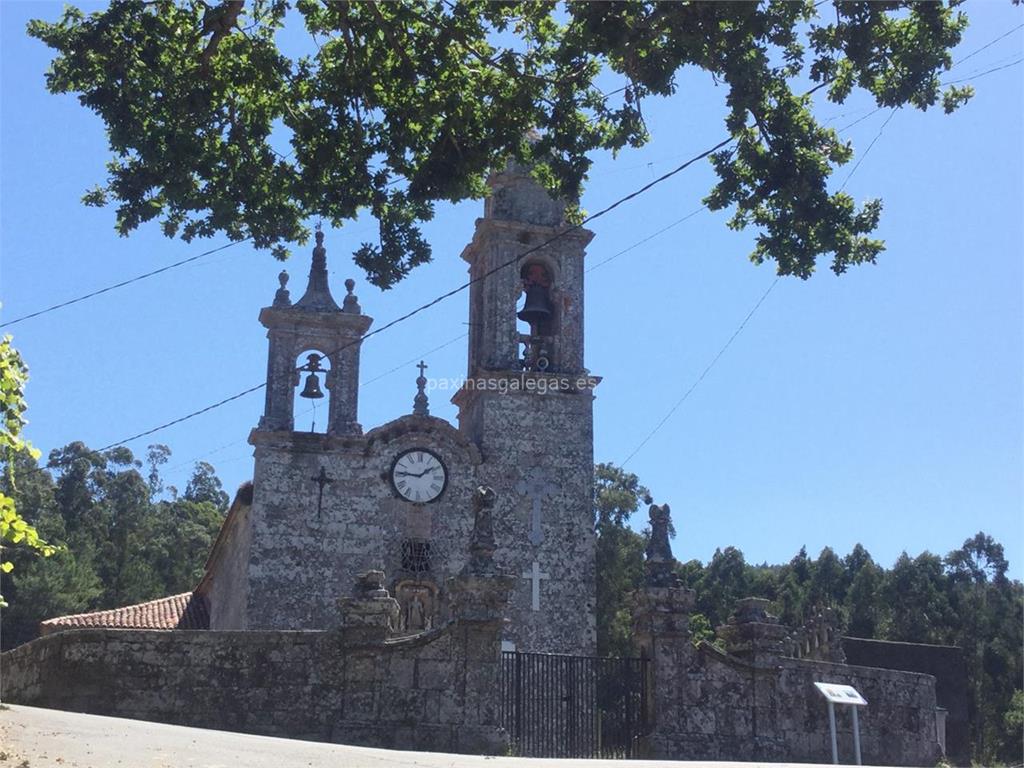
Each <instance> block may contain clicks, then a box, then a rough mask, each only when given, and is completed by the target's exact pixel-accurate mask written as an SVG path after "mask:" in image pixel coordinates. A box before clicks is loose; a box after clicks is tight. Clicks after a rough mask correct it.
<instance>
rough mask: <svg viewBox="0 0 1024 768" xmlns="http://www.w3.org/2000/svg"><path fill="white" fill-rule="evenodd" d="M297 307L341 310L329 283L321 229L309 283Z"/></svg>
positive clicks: (310, 269) (331, 310)
mask: <svg viewBox="0 0 1024 768" xmlns="http://www.w3.org/2000/svg"><path fill="white" fill-rule="evenodd" d="M295 307H296V309H305V310H309V311H311V312H340V311H341V307H339V306H338V305H337V303H335V301H334V297H333V296H331V289H330V287H329V286H328V284H327V249H326V248H324V233H323V232H322V231H321V230H319V229H318V230H317V231H316V247H314V248H313V264H312V266H311V267H310V268H309V284H308V285H307V286H306V292H305V293H304V294H303V295H302V298H301V299H299V300H298V301H297V302H296V303H295Z"/></svg>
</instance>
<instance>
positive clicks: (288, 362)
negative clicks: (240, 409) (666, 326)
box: [201, 166, 596, 653]
mask: <svg viewBox="0 0 1024 768" xmlns="http://www.w3.org/2000/svg"><path fill="white" fill-rule="evenodd" d="M492 185H493V187H494V190H495V195H494V196H493V197H492V198H491V199H490V200H489V202H488V204H487V207H486V215H485V216H484V218H482V219H480V220H478V222H477V229H476V235H475V236H474V239H473V242H472V243H471V244H470V246H468V247H467V249H466V252H465V253H464V254H463V255H464V258H465V259H466V260H467V261H468V262H469V265H470V275H471V276H472V277H473V278H474V279H475V280H477V282H475V283H474V284H473V286H472V292H471V297H470V307H471V308H470V318H469V320H470V323H469V325H470V329H471V330H470V345H469V347H470V351H469V368H468V378H467V382H466V385H465V386H464V388H463V389H462V390H461V391H460V392H459V393H458V395H457V396H456V398H455V401H456V402H457V403H458V405H459V427H458V429H456V428H455V427H453V426H452V425H450V424H448V423H447V422H445V421H443V420H441V419H437V418H434V417H431V416H429V415H428V414H429V404H428V402H427V397H426V395H425V393H424V384H425V383H426V380H425V379H424V378H423V377H422V369H421V378H420V379H419V380H418V381H417V383H418V385H419V392H418V393H417V395H416V398H415V407H414V412H413V414H411V415H407V416H403V417H400V418H398V419H396V420H394V421H392V422H390V423H388V424H385V425H383V426H381V427H377V428H376V429H373V430H370V431H369V432H367V433H365V434H364V433H363V430H362V427H361V426H360V425H359V422H358V418H357V401H356V393H357V391H358V386H357V384H358V371H359V338H360V336H361V335H362V334H363V333H365V331H366V330H367V328H369V326H370V324H371V322H372V320H371V318H369V317H367V316H366V315H364V314H362V308H361V307H360V306H359V303H358V301H357V300H356V299H355V296H354V295H353V294H352V290H353V286H352V284H351V282H349V283H348V285H347V287H348V296H347V297H346V299H345V301H344V302H343V306H341V307H339V306H338V304H337V303H336V302H335V301H334V299H333V297H332V296H331V293H330V289H329V287H328V285H327V267H326V251H325V248H324V245H323V237H322V235H321V233H317V246H316V248H315V249H314V256H313V267H312V269H311V271H310V278H309V284H308V287H307V289H306V292H305V294H304V295H303V297H302V298H301V299H300V300H299V301H298V302H296V303H295V304H292V303H291V299H290V296H289V295H288V292H287V289H286V287H285V286H286V283H287V281H286V279H284V277H283V278H282V286H281V289H279V290H278V292H277V295H276V296H275V299H274V302H273V304H272V305H271V306H269V307H267V308H265V309H263V310H262V312H261V313H260V320H261V322H262V323H263V324H264V325H265V326H266V327H267V328H268V338H269V343H270V348H269V356H268V369H267V370H268V374H267V375H268V379H267V381H268V386H267V400H266V409H265V413H264V416H263V418H262V419H261V421H260V423H259V426H258V427H257V428H256V429H254V430H253V431H252V434H251V435H250V442H251V443H252V445H253V446H254V448H255V469H254V477H253V493H252V503H251V506H250V507H249V508H247V509H246V510H245V511H244V512H239V513H238V514H237V515H233V516H232V518H231V519H230V520H229V521H228V524H227V525H226V526H225V529H226V534H225V535H223V536H222V537H221V538H220V540H218V543H217V546H216V548H215V551H214V555H213V556H212V557H211V560H210V564H209V568H208V570H207V575H206V577H205V578H204V582H203V585H202V588H201V591H202V592H203V593H204V594H205V595H207V597H208V598H209V600H210V604H211V628H212V629H249V630H255V629H260V630H265V629H288V630H298V629H325V628H328V627H329V625H330V621H331V620H332V616H333V611H334V603H335V600H336V599H337V598H338V596H339V595H340V594H341V593H342V592H343V591H344V590H343V588H342V587H341V586H339V585H347V584H351V583H352V582H353V580H354V578H355V576H356V575H357V574H359V573H362V572H365V571H369V570H382V571H383V572H384V573H385V574H386V587H387V589H388V590H389V591H390V592H391V594H392V595H393V596H394V597H395V598H396V599H397V600H398V602H399V604H400V612H399V624H400V626H399V629H400V630H404V631H410V632H412V631H420V630H424V629H429V628H431V627H434V626H439V625H441V624H443V623H444V622H445V621H447V620H448V619H449V618H450V616H451V595H450V593H449V591H448V588H447V583H448V579H449V578H450V577H452V576H453V575H455V574H457V573H459V572H460V570H461V569H462V568H463V566H464V565H465V563H466V559H467V557H468V546H469V533H470V529H471V527H472V522H473V521H472V514H473V512H472V497H473V494H474V492H475V489H476V488H477V487H478V486H479V485H481V484H483V485H487V486H490V487H491V488H492V489H493V491H494V492H495V494H496V503H495V506H494V512H493V514H494V534H495V537H496V551H495V562H496V564H497V567H498V568H499V569H501V570H502V571H503V572H506V573H508V574H511V575H513V576H514V577H515V579H516V581H515V588H514V590H513V595H512V599H511V603H510V605H509V608H508V617H507V618H508V622H507V624H506V629H505V640H506V641H509V642H511V643H513V644H514V645H515V646H516V647H517V648H519V649H521V650H529V651H544V652H558V653H592V652H593V651H594V650H595V648H596V635H595V626H594V599H595V595H594V547H595V540H594V533H593V522H592V512H591V495H592V483H593V448H592V446H593V427H592V424H593V416H592V402H593V391H592V389H593V385H594V383H595V380H593V379H591V378H590V377H588V375H587V372H586V370H585V369H584V367H583V256H584V247H585V246H586V244H587V242H589V240H590V238H591V236H592V235H591V233H589V232H587V231H585V230H581V229H576V230H573V229H568V228H567V227H566V225H565V224H564V222H563V221H562V211H563V208H564V206H562V205H560V204H558V203H555V202H553V201H552V200H550V198H548V197H547V195H546V194H545V193H544V191H543V190H542V189H541V188H540V187H539V186H538V185H537V184H536V183H535V182H533V181H532V179H530V178H529V176H528V174H526V173H525V172H524V171H523V170H522V169H519V168H516V167H514V166H510V167H509V169H508V170H506V171H505V172H504V173H501V174H496V175H495V176H494V178H493V179H492ZM560 234H561V235H563V236H561V237H559V238H558V239H557V240H556V241H555V242H552V243H550V244H548V245H544V244H545V243H546V242H547V241H549V240H551V239H552V238H554V237H555V236H556V235H560ZM540 246H543V247H540ZM519 256H522V259H521V260H520V261H516V259H517V257H519ZM510 260H512V261H513V262H514V263H511V264H509V263H507V262H509V261H510ZM530 270H540V272H538V273H537V274H542V275H543V279H542V280H540V281H539V282H536V285H540V282H543V286H541V288H540V290H541V291H542V292H543V294H544V296H543V297H542V301H543V306H544V310H545V312H546V317H545V319H544V321H543V322H542V323H539V324H536V326H535V327H534V328H533V331H532V333H533V335H532V336H531V335H530V334H526V335H524V334H523V333H521V329H520V328H517V322H518V321H519V320H518V319H517V309H518V305H519V303H520V301H521V295H522V294H523V291H524V285H526V284H527V283H528V280H527V278H526V277H524V275H527V274H530ZM484 275H486V280H485V279H483V276H484ZM531 279H532V278H531ZM530 285H533V283H530ZM535 287H536V286H535ZM520 314H521V313H520ZM521 347H522V348H523V350H522V354H521V352H520V348H521ZM531 350H532V351H531ZM310 351H312V353H314V354H316V355H319V357H318V358H317V359H314V360H313V361H312V363H311V364H305V363H304V362H303V355H306V353H308V352H310ZM540 356H543V359H541V357H540ZM326 365H329V369H328V370H327V372H326V373H321V372H320V371H318V370H317V368H318V367H320V368H322V367H323V366H326ZM304 366H305V367H304ZM303 367H304V369H303ZM300 369H303V370H300ZM319 377H322V378H323V379H324V382H325V385H326V389H327V394H328V400H329V407H328V414H329V416H328V420H327V426H326V431H325V433H323V434H319V433H312V432H301V431H296V429H295V423H294V416H293V401H294V397H295V391H296V387H297V386H299V385H301V384H302V383H303V379H306V385H307V386H311V385H312V384H311V382H310V379H313V382H312V383H318V382H319ZM316 389H317V387H313V390H316ZM410 451H426V452H428V453H429V455H430V456H432V457H436V459H437V461H438V462H439V463H440V464H441V465H442V466H443V468H444V471H445V473H446V476H445V479H444V483H443V486H444V487H443V489H442V490H441V491H440V494H439V495H438V496H437V498H435V499H429V500H426V499H424V500H422V501H420V500H418V498H419V497H416V498H417V501H410V500H407V499H406V498H404V497H403V495H402V493H400V492H399V487H398V485H397V484H396V482H395V477H396V476H395V475H394V472H395V471H396V469H395V467H396V464H397V461H398V460H399V458H400V457H402V456H403V455H404V454H406V453H407V452H410Z"/></svg>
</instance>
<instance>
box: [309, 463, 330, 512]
mask: <svg viewBox="0 0 1024 768" xmlns="http://www.w3.org/2000/svg"><path fill="white" fill-rule="evenodd" d="M310 480H312V481H313V482H314V483H316V484H317V485H319V486H320V495H319V496H318V497H317V500H316V518H317V520H319V519H320V510H321V509H323V506H324V486H325V485H330V484H331V483H333V482H334V480H332V479H331V478H329V477H328V476H327V470H326V469H324V468H323V467H320V474H319V475H317V476H316V477H311V478H310Z"/></svg>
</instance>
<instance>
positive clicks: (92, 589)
mask: <svg viewBox="0 0 1024 768" xmlns="http://www.w3.org/2000/svg"><path fill="white" fill-rule="evenodd" d="M170 455H171V452H170V450H169V449H168V448H167V447H166V446H163V445H153V446H150V448H149V450H148V452H147V456H146V461H145V463H143V462H142V461H139V460H138V459H136V458H135V456H134V455H133V454H132V452H131V451H130V450H129V449H127V448H115V449H112V450H109V451H105V452H102V453H100V452H98V451H93V450H90V449H89V448H88V447H87V446H85V445H84V444H83V443H80V442H75V443H70V444H69V445H66V446H65V447H63V448H60V449H57V450H54V451H51V452H50V455H49V460H48V461H47V463H46V465H45V467H40V466H38V465H37V463H36V461H35V460H34V459H32V458H31V457H29V456H28V455H27V454H20V455H19V456H18V457H17V459H16V461H15V466H14V481H15V487H14V489H13V490H8V492H9V493H10V495H12V496H13V497H14V498H15V501H16V503H17V505H18V509H19V511H20V512H21V514H22V516H23V517H24V518H25V519H26V520H28V521H29V522H30V523H32V524H33V525H35V526H36V528H37V529H38V530H39V533H40V535H41V536H42V537H43V538H44V539H46V540H47V541H51V542H56V543H59V544H61V545H63V546H62V548H61V550H60V551H59V552H57V553H56V554H54V555H52V556H50V557H46V558H42V557H38V556H37V555H35V554H34V553H32V552H30V551H19V550H18V549H17V548H13V549H11V551H10V554H11V561H12V562H13V563H14V570H12V571H11V573H10V574H8V575H4V576H3V579H4V585H3V595H4V598H5V599H6V600H7V602H8V604H9V607H7V608H5V609H4V612H3V623H2V628H3V634H2V636H0V641H2V647H3V649H4V650H6V649H8V648H12V647H13V646H15V645H20V644H21V643H24V642H27V641H29V640H31V639H33V638H34V637H36V636H37V635H38V630H39V622H40V621H42V620H43V619H49V618H53V617H54V616H65V615H68V614H73V613H84V612H87V611H99V610H103V609H105V608H117V607H120V606H124V605H132V604H133V603H140V602H144V601H146V600H152V599H154V598H157V597H164V596H166V595H174V594H179V593H181V592H187V591H189V590H191V589H192V588H193V587H195V586H196V584H197V583H198V581H199V577H200V576H202V572H203V564H204V562H205V560H206V556H207V554H209V551H210V546H211V545H212V543H213V540H214V538H215V537H216V535H217V532H218V531H219V530H220V525H221V522H222V521H223V519H224V515H225V513H226V512H227V506H228V495H227V494H226V493H225V492H224V490H223V488H222V487H221V482H220V480H219V479H218V478H217V474H216V472H215V471H214V468H213V467H212V466H211V465H209V464H207V463H205V462H199V463H197V464H196V465H195V469H194V471H193V472H192V476H191V479H190V480H189V481H188V484H187V485H186V486H185V489H184V491H182V492H179V490H178V489H176V488H173V487H165V486H164V482H163V479H162V478H161V475H160V470H161V468H162V467H163V466H164V465H165V464H166V463H167V461H168V459H169V458H170ZM5 482H9V481H5Z"/></svg>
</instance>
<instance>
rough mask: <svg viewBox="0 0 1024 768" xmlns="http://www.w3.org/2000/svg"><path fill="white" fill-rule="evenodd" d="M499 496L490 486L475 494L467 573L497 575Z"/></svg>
mask: <svg viewBox="0 0 1024 768" xmlns="http://www.w3.org/2000/svg"><path fill="white" fill-rule="evenodd" d="M497 499H498V494H496V493H495V492H494V489H493V488H491V487H490V486H486V485H481V486H478V487H477V489H476V491H474V493H473V531H472V532H471V533H470V536H469V562H467V563H466V567H465V568H464V569H463V572H465V573H474V574H477V575H481V576H482V575H489V574H493V573H495V567H494V550H495V549H497V544H496V543H495V541H494V502H495V501H497Z"/></svg>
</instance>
